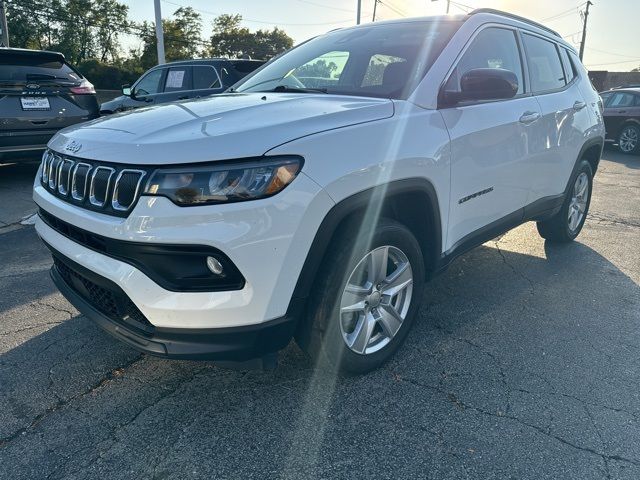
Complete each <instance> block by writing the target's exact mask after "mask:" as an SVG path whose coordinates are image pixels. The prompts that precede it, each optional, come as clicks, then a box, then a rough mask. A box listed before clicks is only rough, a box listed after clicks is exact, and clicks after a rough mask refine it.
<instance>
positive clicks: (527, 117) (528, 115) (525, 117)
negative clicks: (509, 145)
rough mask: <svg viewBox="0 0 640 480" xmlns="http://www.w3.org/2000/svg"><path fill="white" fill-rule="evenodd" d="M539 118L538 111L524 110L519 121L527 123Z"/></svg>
mask: <svg viewBox="0 0 640 480" xmlns="http://www.w3.org/2000/svg"><path fill="white" fill-rule="evenodd" d="M539 118H540V114H539V113H538V112H524V113H523V114H522V116H521V117H520V123H524V124H529V123H533V122H535V121H536V120H538V119H539Z"/></svg>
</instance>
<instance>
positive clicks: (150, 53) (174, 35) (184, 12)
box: [140, 7, 202, 69]
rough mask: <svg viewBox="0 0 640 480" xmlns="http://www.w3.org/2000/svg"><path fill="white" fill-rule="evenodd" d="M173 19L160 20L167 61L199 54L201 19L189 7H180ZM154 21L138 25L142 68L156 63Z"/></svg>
mask: <svg viewBox="0 0 640 480" xmlns="http://www.w3.org/2000/svg"><path fill="white" fill-rule="evenodd" d="M173 16H174V18H173V19H167V20H164V19H163V20H162V28H163V29H164V52H165V57H166V60H167V61H169V62H170V61H174V60H187V59H190V58H195V57H199V56H201V47H202V39H201V32H202V20H201V17H200V14H199V13H197V12H196V11H195V10H194V9H193V8H191V7H180V8H178V9H177V10H176V11H175V12H174V14H173ZM155 28H156V27H155V23H149V22H143V23H142V25H141V26H140V30H141V32H142V39H143V42H144V45H143V47H142V54H141V56H140V62H141V64H142V66H143V67H144V69H148V68H151V67H152V66H154V65H157V63H158V53H157V40H156V33H155V31H156V30H155Z"/></svg>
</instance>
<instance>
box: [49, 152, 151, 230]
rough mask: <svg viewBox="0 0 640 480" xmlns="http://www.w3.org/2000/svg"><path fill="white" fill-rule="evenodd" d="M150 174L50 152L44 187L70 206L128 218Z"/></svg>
mask: <svg viewBox="0 0 640 480" xmlns="http://www.w3.org/2000/svg"><path fill="white" fill-rule="evenodd" d="M147 173H148V172H147V171H146V170H145V169H142V168H132V167H129V166H124V165H119V164H115V163H112V164H107V163H102V162H94V161H91V160H81V159H77V158H72V157H67V156H66V155H60V154H58V153H54V152H52V151H51V150H47V151H46V152H45V154H44V155H43V157H42V177H41V179H40V180H41V183H42V185H43V186H44V187H45V188H46V189H47V190H48V191H49V192H50V193H52V194H54V195H55V196H57V197H59V198H61V199H63V200H66V201H67V202H69V203H73V204H76V205H78V206H81V207H84V208H88V209H90V210H97V211H100V212H103V213H107V214H109V215H117V216H119V217H126V216H127V215H128V213H129V211H130V210H131V209H132V208H133V207H134V205H135V204H136V202H137V201H138V197H139V196H140V193H141V191H142V187H143V180H144V179H145V177H146V176H147Z"/></svg>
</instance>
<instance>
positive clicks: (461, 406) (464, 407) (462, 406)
mask: <svg viewBox="0 0 640 480" xmlns="http://www.w3.org/2000/svg"><path fill="white" fill-rule="evenodd" d="M395 378H396V380H398V381H401V382H407V383H410V384H412V385H415V386H417V387H420V388H427V389H429V390H432V391H435V392H437V393H439V394H441V395H443V396H444V397H445V398H446V399H447V400H448V401H449V402H451V403H452V404H453V405H454V406H455V407H456V408H457V409H458V410H460V411H473V412H476V413H478V414H480V415H485V416H489V417H494V418H499V419H504V420H509V421H513V422H516V423H518V424H519V425H522V426H524V427H527V428H530V429H532V430H535V431H536V432H538V433H540V434H541V435H543V436H545V437H547V438H549V439H551V440H555V441H557V442H559V443H561V444H563V445H565V446H567V447H569V448H572V449H574V450H577V451H580V452H585V453H588V454H591V455H595V456H598V457H600V458H601V459H602V461H603V462H604V463H605V473H606V474H608V475H609V476H608V477H607V478H611V476H610V473H609V463H608V462H610V461H612V460H615V461H618V462H624V463H629V464H632V465H635V466H640V460H636V459H633V458H626V457H623V456H621V455H609V454H606V453H604V452H603V451H598V450H596V449H594V448H590V447H585V446H581V445H576V444H575V443H573V442H571V441H569V440H567V439H566V438H563V437H561V436H559V435H555V434H553V433H551V432H550V431H548V430H545V429H544V428H542V427H540V426H538V425H534V424H532V423H529V422H525V421H524V420H521V419H519V418H518V417H516V416H515V415H511V414H507V413H503V412H499V411H498V412H492V411H489V410H486V409H484V408H481V407H477V406H475V405H471V404H469V403H466V402H464V401H463V400H460V399H459V398H458V397H457V396H456V395H455V393H453V392H448V391H446V390H444V389H442V388H440V387H436V386H433V385H429V384H426V383H422V382H419V381H417V380H415V379H412V378H406V377H402V376H400V375H396V376H395ZM589 415H590V413H589ZM598 436H599V437H600V434H599V433H598ZM600 439H602V437H600ZM603 447H604V443H603Z"/></svg>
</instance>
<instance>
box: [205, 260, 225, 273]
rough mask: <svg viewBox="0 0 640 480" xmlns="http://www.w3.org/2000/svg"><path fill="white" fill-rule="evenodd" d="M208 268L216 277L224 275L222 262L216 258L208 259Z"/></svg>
mask: <svg viewBox="0 0 640 480" xmlns="http://www.w3.org/2000/svg"><path fill="white" fill-rule="evenodd" d="M207 268H208V269H209V270H211V273H214V274H216V275H222V274H223V273H224V268H222V264H221V263H220V260H218V259H217V258H216V257H207Z"/></svg>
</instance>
